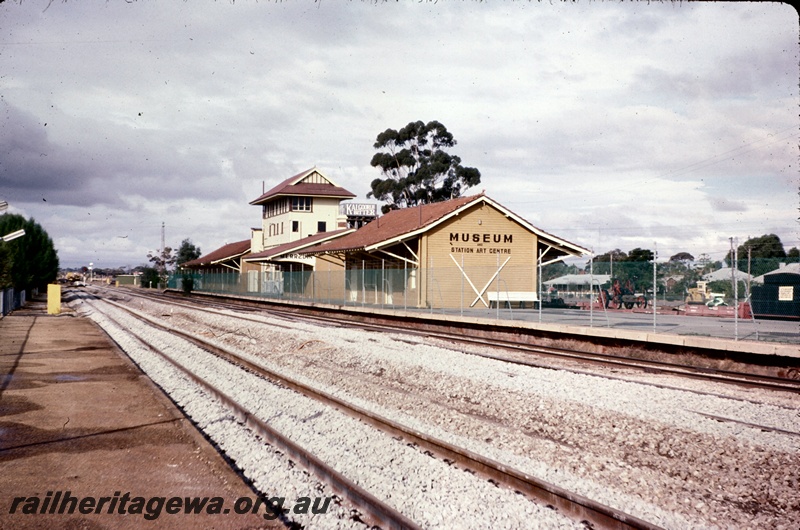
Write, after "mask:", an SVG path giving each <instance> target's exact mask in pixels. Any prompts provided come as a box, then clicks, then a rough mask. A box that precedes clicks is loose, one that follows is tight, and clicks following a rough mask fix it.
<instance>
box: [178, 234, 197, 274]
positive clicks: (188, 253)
mask: <svg viewBox="0 0 800 530" xmlns="http://www.w3.org/2000/svg"><path fill="white" fill-rule="evenodd" d="M199 257H200V247H196V246H194V243H192V240H191V239H189V238H186V239H184V240H183V241H181V246H180V247H178V253H177V254H176V255H175V265H177V266H178V267H180V266H181V265H183V264H184V263H186V262H187V261H192V260H194V259H197V258H199Z"/></svg>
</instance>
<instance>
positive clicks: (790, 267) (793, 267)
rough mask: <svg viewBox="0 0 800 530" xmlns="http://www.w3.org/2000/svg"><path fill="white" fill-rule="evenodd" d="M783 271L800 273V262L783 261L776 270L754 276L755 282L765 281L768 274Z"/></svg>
mask: <svg viewBox="0 0 800 530" xmlns="http://www.w3.org/2000/svg"><path fill="white" fill-rule="evenodd" d="M781 273H790V274H800V263H782V264H781V265H780V266H779V267H778V268H777V269H775V270H774V271H769V272H768V273H766V274H762V275H761V276H756V277H755V278H753V283H765V282H766V280H767V276H771V275H773V274H781Z"/></svg>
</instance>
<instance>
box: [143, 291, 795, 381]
mask: <svg viewBox="0 0 800 530" xmlns="http://www.w3.org/2000/svg"><path fill="white" fill-rule="evenodd" d="M136 295H137V296H152V295H141V294H139V293H136ZM165 298H167V299H171V300H173V302H172V303H178V304H180V305H183V306H184V307H191V308H194V309H197V308H198V305H196V304H194V305H191V304H186V303H183V302H178V301H177V300H176V299H178V300H181V299H183V297H178V296H174V295H171V294H167V295H160V296H156V297H155V298H153V299H156V300H162V301H163V300H164V299H165ZM193 302H200V303H201V304H204V305H208V306H210V307H219V308H223V309H233V310H237V311H257V312H259V313H263V314H268V315H270V316H273V317H275V318H279V319H282V320H292V319H301V320H305V321H309V322H317V323H321V324H324V325H332V326H337V327H352V328H357V329H364V330H369V331H374V332H379V333H397V334H404V335H410V336H417V337H423V338H431V339H437V340H442V341H447V342H450V343H453V344H466V345H473V346H483V347H488V348H493V349H504V350H507V351H513V352H517V353H522V354H526V355H530V356H531V358H530V359H519V358H510V357H504V356H501V355H492V354H488V353H483V352H470V353H471V354H473V355H479V356H482V357H486V358H492V359H496V360H501V361H504V362H509V363H514V364H520V365H525V366H531V367H537V368H549V367H550V366H548V365H546V364H542V363H539V362H536V361H534V360H532V359H533V358H542V357H544V358H552V359H562V360H569V361H577V362H580V363H581V364H588V365H594V366H603V367H612V368H621V369H630V370H639V371H641V372H644V373H650V374H654V373H655V374H664V375H676V376H680V377H685V378H690V379H695V380H701V381H707V382H714V383H723V384H729V385H737V386H739V387H745V388H760V389H765V390H775V391H783V392H791V393H796V394H800V372H798V371H797V370H794V371H789V372H790V373H791V374H794V375H796V376H797V377H798V378H783V377H775V376H769V375H761V374H745V373H741V372H735V371H730V370H721V369H714V368H700V367H697V366H688V365H682V364H677V363H670V362H665V361H653V360H644V359H633V358H627V357H620V356H616V355H611V354H600V353H594V352H586V351H580V350H573V349H565V348H553V347H543V346H536V345H531V344H525V343H519V342H514V341H510V340H503V339H494V338H493V339H491V340H490V339H484V338H480V337H472V336H469V335H466V334H455V333H449V332H445V331H437V330H416V329H413V328H412V327H409V326H403V325H400V324H396V323H394V322H392V321H388V320H387V321H382V322H380V323H364V322H356V321H353V320H349V319H346V318H342V317H341V316H337V315H335V314H331V315H321V314H313V315H312V314H298V313H287V312H286V311H282V310H277V309H272V308H269V307H258V308H254V307H253V306H252V305H245V304H242V303H237V302H236V301H222V300H213V301H209V300H208V299H205V298H196V299H193ZM563 369H566V370H570V371H573V372H575V373H589V372H582V371H581V370H580V369H577V368H563ZM592 375H597V374H595V373H592ZM603 377H608V378H614V377H613V376H610V375H605V376H603ZM655 386H657V385H655ZM662 386H663V385H662ZM664 387H665V388H670V387H668V386H664ZM706 394H708V395H718V394H714V393H710V392H707V393H706Z"/></svg>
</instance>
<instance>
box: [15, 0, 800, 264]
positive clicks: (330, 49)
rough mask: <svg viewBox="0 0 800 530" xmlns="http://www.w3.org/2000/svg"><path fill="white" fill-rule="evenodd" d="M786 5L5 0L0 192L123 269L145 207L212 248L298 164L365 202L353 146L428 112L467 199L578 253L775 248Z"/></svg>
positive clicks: (791, 134)
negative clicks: (505, 210)
mask: <svg viewBox="0 0 800 530" xmlns="http://www.w3.org/2000/svg"><path fill="white" fill-rule="evenodd" d="M790 9H792V8H791V6H788V5H784V4H775V3H773V4H767V3H716V2H714V3H630V4H613V3H581V4H573V3H557V4H553V5H550V4H546V3H545V4H540V3H522V2H503V3H496V4H495V3H492V4H483V3H475V4H473V3H455V2H453V3H448V2H445V3H438V4H434V3H417V2H398V3H387V4H383V3H377V4H373V3H370V2H349V3H339V4H335V3H332V2H322V3H320V2H313V3H312V2H308V3H301V2H278V3H269V2H268V3H253V4H249V3H235V4H229V3H224V2H210V3H202V2H201V3H196V2H193V3H175V4H164V5H161V4H159V5H155V4H148V3H131V4H124V3H119V4H116V3H107V4H104V5H102V6H97V5H88V4H75V3H53V4H52V5H50V7H49V8H48V9H47V10H43V6H37V5H34V3H31V2H24V3H21V4H11V3H9V2H6V3H4V4H3V6H2V7H0V27H3V28H4V29H5V30H6V36H5V37H2V38H0V45H1V46H2V50H3V51H2V55H0V72H2V73H0V76H2V77H0V82H2V86H3V91H2V94H0V110H2V112H3V114H2V116H0V118H2V119H3V124H4V125H5V126H4V127H2V130H0V198H3V199H4V200H8V201H9V203H10V204H11V205H12V208H16V209H17V210H16V211H24V212H26V213H27V214H28V215H33V216H34V217H35V218H36V219H37V221H39V222H41V223H42V224H43V226H44V227H45V229H46V230H48V232H50V234H51V236H53V238H54V240H55V241H56V243H57V245H58V246H59V250H60V256H61V260H62V263H63V264H64V265H72V264H79V263H83V262H84V261H87V259H86V256H87V255H97V256H100V257H98V258H97V259H98V261H99V260H102V261H103V262H105V261H106V260H108V262H113V261H114V259H118V260H119V261H118V263H119V264H138V263H141V262H144V261H146V253H147V250H151V249H153V248H155V247H156V246H157V245H158V243H159V242H158V239H159V237H160V223H161V221H164V222H166V223H167V227H168V230H167V234H168V244H172V245H173V246H176V245H178V244H179V243H180V240H181V239H183V238H185V237H190V238H192V240H193V241H194V242H195V243H196V244H199V245H200V246H201V248H202V249H203V250H204V251H210V250H212V249H213V248H216V247H217V246H219V245H221V244H223V243H225V242H230V241H235V240H239V239H245V238H247V237H248V234H249V227H250V226H253V225H257V224H258V223H259V215H258V209H257V208H255V207H251V206H249V205H248V204H247V202H248V201H250V200H252V199H253V198H255V197H256V196H257V195H258V194H259V193H260V190H261V181H266V185H267V186H268V187H269V186H270V185H274V184H275V183H277V182H278V181H280V180H283V179H285V178H286V177H288V176H290V175H292V174H295V173H296V172H298V171H301V170H303V169H306V168H308V167H311V166H313V165H315V164H316V165H318V166H319V167H320V168H321V169H322V170H323V171H325V172H326V173H327V174H329V175H330V176H332V177H333V178H334V179H335V180H337V181H338V182H339V183H340V184H341V185H343V186H344V187H346V188H348V189H350V190H351V191H353V192H355V193H357V194H358V195H359V198H360V199H363V198H364V196H365V195H366V193H367V192H368V191H369V182H370V181H371V180H372V179H373V178H375V177H377V176H379V175H378V173H377V171H376V170H375V169H373V168H371V167H370V166H369V160H370V159H371V157H372V154H373V149H372V143H373V142H374V139H375V136H376V135H377V134H378V133H379V132H380V131H382V130H384V129H386V128H399V127H402V126H403V125H405V124H406V123H408V122H409V121H414V120H418V119H421V120H425V121H427V120H431V119H436V120H439V121H441V122H442V123H444V124H445V125H446V126H447V127H448V129H449V130H450V131H451V132H453V134H454V135H455V137H456V139H457V140H458V145H457V146H456V147H455V148H454V149H453V152H454V153H455V154H458V155H459V156H461V157H462V160H463V163H464V164H465V165H468V166H474V167H477V168H479V169H480V170H481V172H482V174H483V182H482V183H481V185H480V186H479V187H478V189H476V190H474V191H475V192H477V191H480V189H482V188H485V189H486V192H487V194H489V195H490V196H492V197H493V198H495V199H497V200H499V201H500V202H501V203H504V204H508V206H509V207H510V208H511V209H513V210H515V211H517V212H518V213H520V214H521V215H523V216H525V217H527V218H528V219H530V220H531V221H532V222H533V223H534V224H537V225H538V226H541V227H542V228H543V229H545V230H548V231H551V232H553V233H556V234H558V235H562V236H563V237H566V238H568V239H571V240H573V241H575V242H576V243H579V244H581V245H584V246H593V247H594V248H595V249H597V250H598V251H601V252H602V251H605V250H608V249H611V248H617V247H619V248H622V249H623V250H629V248H626V247H628V246H630V247H631V248H632V246H642V247H651V246H653V245H655V244H657V245H658V247H659V249H663V251H664V253H665V254H666V253H669V254H674V253H676V252H678V251H689V252H691V253H693V254H695V255H699V254H700V253H702V252H704V249H705V248H707V247H709V248H710V247H714V248H716V247H717V246H719V244H718V241H719V240H721V241H723V242H724V241H727V237H729V236H731V235H739V236H740V237H742V238H744V237H746V236H747V235H760V234H761V233H769V232H775V233H778V234H780V235H781V237H782V239H783V240H784V243H785V244H786V246H787V248H788V247H790V246H796V245H800V237H798V227H797V223H796V222H795V218H796V217H797V205H798V196H797V190H798V182H797V170H796V167H797V166H796V163H797V152H796V146H797V133H798V125H800V124H798V119H797V104H798V91H797V79H798V78H799V77H800V75H798V56H799V50H800V47H799V46H798V41H797V34H798V23H797V17H796V16H794V15H795V14H794V12H793V11H792V12H791V13H790V12H789V10H790ZM45 123H46V124H47V125H46V126H45V125H44V124H45ZM39 155H43V156H39ZM42 198H46V202H45V201H42V200H41V199H42ZM89 214H91V215H89ZM132 227H136V228H135V229H132ZM126 230H127V232H126ZM126 233H128V234H130V235H129V236H128V238H127V241H123V240H122V239H123V238H119V236H124V235H125V234H126ZM117 239H120V241H117ZM173 239H174V240H173ZM723 246H724V245H723Z"/></svg>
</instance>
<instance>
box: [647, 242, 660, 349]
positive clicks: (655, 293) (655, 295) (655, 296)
mask: <svg viewBox="0 0 800 530" xmlns="http://www.w3.org/2000/svg"><path fill="white" fill-rule="evenodd" d="M656 258H658V250H656V251H655V252H653V333H656V314H657V313H658V311H656V306H657V304H658V285H657V284H656ZM646 299H647V296H645V300H646Z"/></svg>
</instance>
